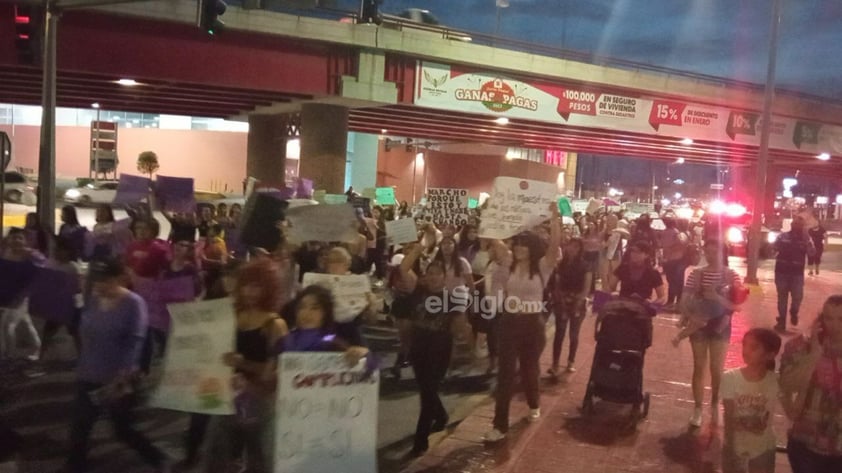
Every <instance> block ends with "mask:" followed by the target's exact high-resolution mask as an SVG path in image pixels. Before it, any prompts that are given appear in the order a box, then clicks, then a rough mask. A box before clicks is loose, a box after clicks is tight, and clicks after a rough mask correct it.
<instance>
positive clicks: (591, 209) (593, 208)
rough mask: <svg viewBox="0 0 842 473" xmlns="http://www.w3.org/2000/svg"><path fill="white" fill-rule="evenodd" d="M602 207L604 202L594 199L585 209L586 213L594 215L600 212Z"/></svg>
mask: <svg viewBox="0 0 842 473" xmlns="http://www.w3.org/2000/svg"><path fill="white" fill-rule="evenodd" d="M600 207H602V202H600V201H598V200H596V199H593V198H592V199H591V200H589V201H588V207H587V208H586V209H585V213H586V214H588V215H593V214H595V213H596V212H597V211H598V210H599V208H600Z"/></svg>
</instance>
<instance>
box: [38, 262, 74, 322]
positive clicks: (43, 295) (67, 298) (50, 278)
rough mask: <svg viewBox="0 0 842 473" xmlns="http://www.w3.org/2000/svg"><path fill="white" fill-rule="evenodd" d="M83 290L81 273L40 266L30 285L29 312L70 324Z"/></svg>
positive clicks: (46, 318)
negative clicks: (77, 299)
mask: <svg viewBox="0 0 842 473" xmlns="http://www.w3.org/2000/svg"><path fill="white" fill-rule="evenodd" d="M80 292H81V284H80V282H79V274H73V273H70V272H67V271H60V270H57V269H50V268H38V270H37V271H36V272H35V276H34V277H33V280H32V284H31V285H30V286H29V313H30V314H32V315H34V316H36V317H41V318H43V319H45V320H49V321H51V322H57V323H60V324H68V323H70V322H71V321H72V320H73V316H74V313H75V312H76V294H78V293H80Z"/></svg>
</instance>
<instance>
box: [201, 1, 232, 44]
mask: <svg viewBox="0 0 842 473" xmlns="http://www.w3.org/2000/svg"><path fill="white" fill-rule="evenodd" d="M199 1H200V2H201V7H200V8H201V20H200V22H199V27H200V28H202V29H203V30H205V31H207V32H208V34H211V35H215V34H217V33H221V32H222V29H223V28H224V27H225V23H223V22H222V20H220V19H219V17H220V16H222V14H224V13H225V10H226V9H227V8H228V5H227V4H226V3H225V2H223V1H222V0H199Z"/></svg>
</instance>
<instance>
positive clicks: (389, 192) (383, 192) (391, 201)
mask: <svg viewBox="0 0 842 473" xmlns="http://www.w3.org/2000/svg"><path fill="white" fill-rule="evenodd" d="M374 200H376V201H377V203H378V204H379V205H396V204H397V201H396V200H395V189H394V188H392V187H378V188H377V189H376V190H375V195H374Z"/></svg>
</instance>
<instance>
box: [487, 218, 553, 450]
mask: <svg viewBox="0 0 842 473" xmlns="http://www.w3.org/2000/svg"><path fill="white" fill-rule="evenodd" d="M550 212H551V215H552V220H551V223H550V241H549V244H548V245H547V246H546V247H545V246H544V244H543V243H542V242H541V240H540V238H538V236H536V235H534V234H531V233H521V234H519V235H516V236H515V237H514V238H513V242H512V250H511V251H509V249H508V248H506V246H505V245H504V244H503V243H502V242H500V241H496V242H495V243H494V245H495V256H496V257H497V258H498V259H499V263H500V267H499V271H498V274H496V275H495V277H497V278H499V279H498V281H499V283H500V284H501V287H502V288H503V295H504V296H505V302H504V304H503V309H504V312H503V314H502V316H501V320H500V326H499V330H500V334H501V336H500V362H499V363H500V368H499V373H498V375H497V399H496V406H495V412H494V428H493V429H492V430H491V431H490V432H488V433H487V434H485V437H484V440H485V441H487V442H497V441H500V440H502V439H504V438H505V437H506V433H507V432H508V430H509V404H510V403H511V400H512V388H513V385H514V378H515V366H516V364H517V363H518V362H519V363H520V376H521V379H522V382H523V386H524V391H526V400H527V402H528V404H529V421H530V422H534V421H537V420H538V419H539V418H540V417H541V410H540V409H539V406H538V403H539V397H540V392H539V390H538V388H539V385H538V377H539V375H540V366H539V364H538V360H539V358H540V357H541V352H542V351H543V350H544V344H545V343H546V337H545V332H544V317H545V315H544V313H543V310H542V308H543V305H544V304H543V300H544V287H545V286H546V282H547V281H548V280H549V278H550V274H551V273H552V271H553V268H554V267H555V265H556V261H558V255H559V252H560V248H559V245H560V243H561V225H560V220H561V217H560V215H559V211H558V205H556V204H555V203H553V204H551V205H550ZM514 302H518V303H517V304H515V303H514Z"/></svg>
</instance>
